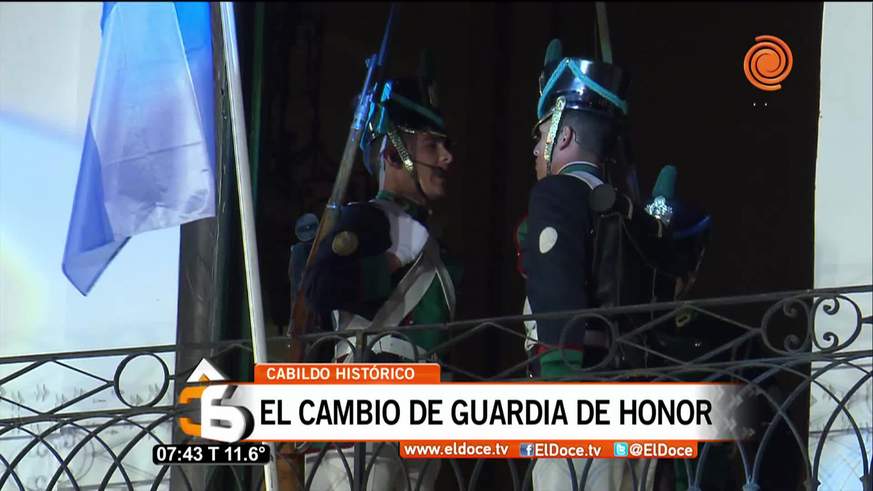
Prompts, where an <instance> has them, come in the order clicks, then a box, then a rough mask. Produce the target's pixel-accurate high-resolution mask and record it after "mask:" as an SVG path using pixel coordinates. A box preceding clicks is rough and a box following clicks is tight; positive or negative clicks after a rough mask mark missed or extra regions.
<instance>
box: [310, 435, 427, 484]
mask: <svg viewBox="0 0 873 491" xmlns="http://www.w3.org/2000/svg"><path fill="white" fill-rule="evenodd" d="M379 445H380V444H379V443H375V442H367V444H366V464H365V465H366V466H369V465H370V461H371V460H372V459H374V458H375V460H376V461H375V462H374V463H373V466H372V468H371V469H370V474H369V477H368V478H367V486H366V488H365V489H366V490H367V491H407V490H409V491H415V490H421V491H434V490H435V489H436V487H435V484H436V479H437V475H438V474H439V470H440V461H439V459H401V458H400V455H399V454H398V452H397V444H396V443H386V444H385V445H384V446H382V448H381V449H380V450H379V453H378V455H377V454H376V453H375V452H376V448H377V447H378V446H379ZM342 453H343V455H344V456H345V459H346V464H348V466H349V471H348V472H346V467H345V465H343V461H342V458H341V457H340V456H339V454H338V453H337V450H336V449H334V448H330V449H328V451H327V453H325V454H324V457H323V458H322V460H321V464H319V466H318V469H316V470H315V476H314V477H313V479H312V486H311V487H310V488H309V489H310V491H350V490H351V489H352V480H351V477H350V476H351V475H354V462H355V451H354V448H352V447H349V448H344V449H342ZM317 457H318V454H317V453H310V454H307V455H306V466H305V472H304V475H305V476H306V477H307V478H308V477H309V472H310V469H312V468H313V467H314V466H315V461H316V459H317ZM425 466H426V468H425ZM407 475H408V476H409V480H408V481H407ZM419 480H422V483H421V486H420V487H419V482H418V481H419Z"/></svg>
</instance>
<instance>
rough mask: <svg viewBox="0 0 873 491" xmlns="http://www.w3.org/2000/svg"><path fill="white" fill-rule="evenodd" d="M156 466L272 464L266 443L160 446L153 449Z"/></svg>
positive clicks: (153, 459) (153, 460)
mask: <svg viewBox="0 0 873 491" xmlns="http://www.w3.org/2000/svg"><path fill="white" fill-rule="evenodd" d="M152 462H153V463H154V464H155V465H183V464H184V465H188V464H229V465H258V464H266V463H268V462H270V446H269V445H268V444H266V443H216V444H159V445H155V446H154V447H153V448H152Z"/></svg>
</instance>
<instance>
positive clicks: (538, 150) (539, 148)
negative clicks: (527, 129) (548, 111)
mask: <svg viewBox="0 0 873 491" xmlns="http://www.w3.org/2000/svg"><path fill="white" fill-rule="evenodd" d="M551 124H552V121H551V119H547V120H545V121H543V122H542V123H541V124H540V125H539V126H537V130H536V133H535V134H534V142H535V144H534V149H533V156H534V170H535V171H536V173H537V180H540V179H542V178H544V177H546V158H545V156H544V154H545V148H546V134H547V133H548V132H549V126H550V125H551Z"/></svg>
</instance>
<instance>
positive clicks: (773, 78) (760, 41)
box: [743, 35, 794, 92]
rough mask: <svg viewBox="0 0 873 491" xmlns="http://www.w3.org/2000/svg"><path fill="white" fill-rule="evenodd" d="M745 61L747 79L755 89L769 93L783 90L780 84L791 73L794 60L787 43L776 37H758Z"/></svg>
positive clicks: (744, 67)
mask: <svg viewBox="0 0 873 491" xmlns="http://www.w3.org/2000/svg"><path fill="white" fill-rule="evenodd" d="M755 41H757V44H755V45H754V46H752V47H751V48H749V51H747V52H746V58H745V59H744V60H743V71H744V72H746V78H747V79H748V80H749V82H750V83H751V84H752V85H754V86H755V87H757V88H759V89H761V90H766V91H768V92H773V91H777V90H779V89H781V88H782V85H781V84H780V82H782V81H783V80H785V78H786V77H788V74H789V73H791V67H792V65H793V64H794V59H793V58H792V56H791V49H790V48H789V47H788V45H787V44H785V41H783V40H781V39H779V38H777V37H776V36H767V35H764V36H758V37H756V38H755Z"/></svg>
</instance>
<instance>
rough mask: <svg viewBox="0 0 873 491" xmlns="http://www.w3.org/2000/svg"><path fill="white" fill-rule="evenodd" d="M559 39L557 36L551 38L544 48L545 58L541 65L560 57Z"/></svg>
mask: <svg viewBox="0 0 873 491" xmlns="http://www.w3.org/2000/svg"><path fill="white" fill-rule="evenodd" d="M562 50H563V49H562V46H561V40H560V39H558V38H555V39H552V42H550V43H549V46H548V47H547V48H546V59H545V61H543V66H547V65H548V64H549V63H552V62H555V61H558V60H560V59H561V51H562Z"/></svg>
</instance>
